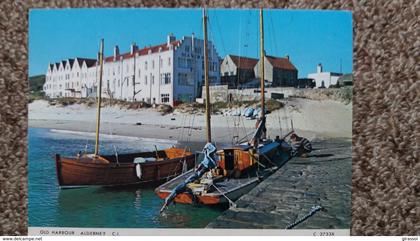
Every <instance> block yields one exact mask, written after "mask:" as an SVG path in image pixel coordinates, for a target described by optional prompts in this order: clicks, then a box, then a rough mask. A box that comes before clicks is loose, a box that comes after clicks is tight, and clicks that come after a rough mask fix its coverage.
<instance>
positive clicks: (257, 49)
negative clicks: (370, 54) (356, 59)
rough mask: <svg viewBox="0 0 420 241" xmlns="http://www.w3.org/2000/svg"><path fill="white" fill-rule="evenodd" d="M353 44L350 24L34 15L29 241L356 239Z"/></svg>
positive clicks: (341, 15)
mask: <svg viewBox="0 0 420 241" xmlns="http://www.w3.org/2000/svg"><path fill="white" fill-rule="evenodd" d="M352 31H353V30H352V14H351V12H349V11H313V10H282V9H206V8H203V9H201V8H190V9H164V8H150V9H147V8H140V9H135V8H133V9H112V8H109V9H60V10H58V9H33V10H31V11H30V13H29V85H30V93H29V97H28V101H29V104H28V105H29V138H28V146H29V155H28V156H29V157H28V158H29V160H28V163H29V164H28V166H29V167H28V170H29V174H28V175H29V183H28V184H29V185H28V186H29V195H28V196H29V199H28V201H29V203H28V208H29V210H28V218H29V234H30V235H142V234H186V235H197V234H201V235H215V234H223V233H229V234H231V233H236V234H241V235H265V234H274V235H324V236H329V235H349V233H350V223H351V136H352V92H353V75H352V37H353V36H352ZM215 230H217V231H215Z"/></svg>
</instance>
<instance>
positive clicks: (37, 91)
mask: <svg viewBox="0 0 420 241" xmlns="http://www.w3.org/2000/svg"><path fill="white" fill-rule="evenodd" d="M44 83H45V75H36V76H31V77H29V95H28V102H29V103H32V102H33V101H35V100H42V99H44V98H45V96H44V92H43V85H44Z"/></svg>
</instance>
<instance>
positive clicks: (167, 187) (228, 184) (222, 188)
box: [157, 170, 268, 194]
mask: <svg viewBox="0 0 420 241" xmlns="http://www.w3.org/2000/svg"><path fill="white" fill-rule="evenodd" d="M192 173H193V170H190V171H188V172H186V173H184V174H183V175H181V176H178V177H177V178H174V179H172V180H171V181H169V182H167V183H165V184H163V185H161V186H160V187H158V188H157V189H159V190H161V191H168V192H170V191H172V190H173V189H174V188H175V187H176V186H177V185H178V184H180V183H181V182H183V181H184V180H185V179H187V178H188V177H190V176H191V175H192ZM262 174H264V175H267V174H268V171H267V172H266V173H262ZM257 180H258V177H256V176H255V175H254V176H247V177H243V178H224V179H221V180H220V181H217V182H215V183H214V186H216V187H217V188H215V189H214V190H213V191H211V193H212V194H219V193H220V192H222V193H225V192H228V191H229V190H233V189H235V188H236V187H238V186H242V185H245V184H247V183H249V182H255V181H257Z"/></svg>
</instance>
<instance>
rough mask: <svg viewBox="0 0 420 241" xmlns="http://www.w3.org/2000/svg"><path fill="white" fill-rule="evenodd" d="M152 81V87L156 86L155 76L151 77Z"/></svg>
mask: <svg viewBox="0 0 420 241" xmlns="http://www.w3.org/2000/svg"><path fill="white" fill-rule="evenodd" d="M150 81H151V82H152V83H151V84H152V85H154V84H155V76H154V75H150Z"/></svg>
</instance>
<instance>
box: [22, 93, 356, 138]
mask: <svg viewBox="0 0 420 241" xmlns="http://www.w3.org/2000/svg"><path fill="white" fill-rule="evenodd" d="M284 103H285V107H284V108H282V109H280V110H276V111H274V112H272V113H270V114H268V115H267V129H268V136H269V137H271V138H274V137H275V136H276V135H279V136H283V135H285V134H286V133H288V132H289V131H290V130H291V120H293V127H294V129H295V131H296V132H297V133H298V134H301V135H303V136H305V137H307V138H308V139H310V140H314V139H324V138H327V139H329V138H337V137H340V138H351V133H352V129H351V128H352V104H348V105H345V104H343V103H341V102H337V101H331V100H323V101H317V100H310V99H301V98H296V99H290V100H288V101H284ZM101 110H102V114H101V133H104V134H115V135H126V136H137V137H144V138H159V139H171V140H177V141H179V142H202V141H204V140H205V130H204V128H205V119H204V115H202V114H200V115H199V114H196V115H192V114H181V113H176V112H175V113H171V114H167V115H162V114H161V113H159V112H158V111H156V109H153V108H148V109H141V110H127V109H123V108H119V107H116V106H111V107H110V106H106V107H104V108H102V109H101ZM95 116H96V108H95V107H87V106H86V105H80V104H74V105H69V106H65V107H59V106H50V105H49V104H48V102H47V101H43V100H37V101H34V102H32V103H30V104H29V126H30V127H39V128H50V129H60V130H71V131H83V132H95V121H96V119H95ZM255 123H256V120H248V119H246V118H244V117H241V118H239V117H234V116H226V115H223V114H218V115H212V117H211V124H212V136H213V141H214V142H216V143H217V142H221V143H231V142H232V140H233V139H234V136H238V138H239V139H241V138H244V137H245V136H246V134H248V137H249V136H250V135H252V133H253V131H254V130H255ZM245 139H246V138H245Z"/></svg>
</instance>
